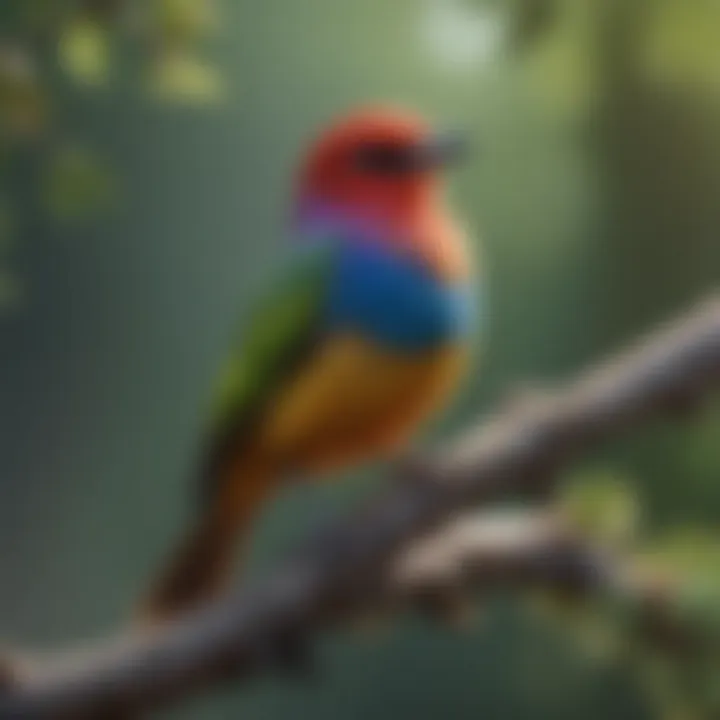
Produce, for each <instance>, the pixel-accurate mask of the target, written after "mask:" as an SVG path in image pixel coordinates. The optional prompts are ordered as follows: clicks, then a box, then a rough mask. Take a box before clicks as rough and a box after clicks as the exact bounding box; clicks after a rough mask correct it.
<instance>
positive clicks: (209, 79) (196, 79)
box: [150, 51, 225, 105]
mask: <svg viewBox="0 0 720 720" xmlns="http://www.w3.org/2000/svg"><path fill="white" fill-rule="evenodd" d="M150 88H151V90H152V91H153V92H154V94H155V95H156V96H157V97H159V98H160V99H162V100H165V101H169V102H181V103H187V104H193V105H206V104H212V103H216V102H218V101H220V100H221V99H222V98H223V96H224V94H225V84H224V82H223V78H222V76H221V74H220V72H219V71H218V70H217V68H215V67H214V66H213V65H212V64H210V63H207V62H205V61H203V60H201V59H199V58H197V57H194V56H192V55H188V54H186V53H184V52H179V51H173V52H166V53H163V54H162V55H161V56H160V57H159V58H158V59H157V60H156V62H155V65H154V67H153V68H152V72H151V75H150Z"/></svg>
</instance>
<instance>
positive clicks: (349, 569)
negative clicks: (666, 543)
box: [0, 298, 720, 720]
mask: <svg viewBox="0 0 720 720" xmlns="http://www.w3.org/2000/svg"><path fill="white" fill-rule="evenodd" d="M718 381H720V299H718V298H712V299H710V300H709V301H708V302H707V303H705V304H704V305H703V306H701V307H699V308H697V309H695V310H694V311H693V312H691V313H689V314H688V315H687V316H686V317H684V318H680V319H679V320H678V321H677V322H676V323H675V324H673V325H672V326H670V327H668V328H666V329H664V330H661V331H659V332H658V333H657V334H656V335H655V336H653V337H651V338H650V339H648V340H647V341H646V342H643V343H640V344H638V345H637V346H636V347H634V348H633V349H631V350H629V351H628V352H625V353H623V354H621V355H619V356H618V357H617V358H615V359H613V360H611V361H609V362H607V363H605V364H604V365H601V366H600V367H598V368H597V369H595V370H592V371H590V372H589V373H587V374H585V375H583V376H582V377H580V379H579V380H577V381H575V382H574V383H572V384H570V385H568V386H567V387H566V389H564V390H559V391H557V392H556V393H554V394H548V395H547V396H544V397H541V398H536V399H534V400H533V401H529V402H526V403H520V405H519V406H516V407H514V408H511V409H510V410H509V411H507V412H505V413H502V414H500V415H499V416H498V417H497V418H496V419H495V420H492V421H491V422H489V423H488V424H486V425H485V426H484V427H482V428H480V429H478V430H473V431H471V432H470V433H468V434H467V435H466V436H465V437H464V438H461V439H460V440H459V441H458V442H456V443H453V444H451V445H450V446H448V447H447V448H445V449H443V450H440V451H438V452H436V453H435V454H433V455H432V456H430V457H427V458H425V459H423V460H422V461H420V460H416V461H415V462H413V463H410V464H408V465H407V466H405V467H401V468H399V469H398V471H397V475H398V478H397V480H398V482H396V483H394V484H393V485H392V487H390V488H388V490H387V491H386V492H384V493H382V494H381V496H380V497H378V498H376V499H374V500H373V501H372V502H371V503H369V504H368V505H366V506H365V507H362V508H360V509H359V510H358V511H356V512H355V513H354V514H352V515H350V516H349V517H346V518H344V519H342V520H340V521H338V522H337V523H336V524H335V525H334V526H332V527H329V528H326V529H325V530H324V531H323V532H321V533H318V534H317V535H316V536H315V537H313V538H311V539H310V541H309V542H308V543H306V544H305V545H304V546H302V547H301V548H299V549H298V550H297V552H295V553H293V554H292V555H291V556H290V557H289V558H288V560H287V562H285V563H283V564H282V565H280V566H279V567H278V568H277V570H276V571H275V572H273V573H271V574H269V575H268V576H267V577H266V578H265V580H264V581H263V582H260V583H258V584H257V585H255V586H254V587H250V588H247V589H242V590H240V591H238V592H237V593H236V594H235V595H234V596H232V597H229V598H227V599H225V600H223V601H221V602H218V603H216V604H214V605H213V606H211V607H209V608H207V609H205V610H203V611H201V612H198V613H197V614H194V615H192V616H191V617H189V618H188V619H187V620H186V621H183V622H178V623H176V624H174V625H171V626H167V627H165V628H163V629H161V630H159V631H158V632H157V633H156V634H153V635H144V636H137V635H124V636H121V637H119V638H118V639H116V640H109V641H103V642H101V643H99V644H98V645H97V646H96V647H93V648H90V649H87V650H85V651H80V652H79V651H77V650H70V651H63V652H59V653H56V654H54V655H50V656H45V657H43V658H39V659H37V660H36V661H34V662H30V663H29V664H28V665H27V666H26V667H25V668H23V666H22V665H19V666H18V668H17V669H16V670H15V671H12V672H8V673H6V675H9V676H11V677H12V676H14V677H15V682H14V683H13V684H12V685H11V687H10V688H9V689H8V690H7V692H5V694H4V695H3V694H1V691H0V718H3V720H4V719H5V718H29V719H33V720H34V719H38V720H42V719H44V718H107V717H109V716H112V715H113V714H115V713H118V712H130V711H140V710H143V711H144V710H148V709H150V708H152V707H154V706H156V705H158V704H160V703H166V702H169V701H171V700H177V699H180V698H183V697H187V696H188V695H189V694H190V693H191V692H194V691H197V690H199V689H201V688H207V687H208V686H210V685H211V684H213V683H217V682H219V681H221V680H225V679H228V678H233V679H234V680H239V679H241V678H244V677H248V676H250V675H252V674H254V673H257V672H259V671H263V670H269V669H273V668H276V667H277V665H278V664H279V663H281V662H283V661H286V662H289V661H291V660H294V661H302V660H303V653H302V650H303V649H304V647H305V643H304V640H305V639H309V638H310V636H311V635H312V634H315V633H317V632H318V631H320V630H322V629H324V628H326V627H328V626H332V625H333V624H334V623H337V622H338V621H342V620H345V619H348V618H351V617H353V616H357V614H358V613H361V612H362V611H363V610H365V609H368V608H370V607H373V605H374V604H376V603H377V602H378V601H380V600H382V598H383V597H387V596H388V593H389V588H392V587H393V583H394V584H395V586H399V587H401V588H402V587H410V585H411V583H410V580H409V579H408V578H411V577H412V573H410V574H409V575H408V574H407V573H408V568H412V567H413V564H412V561H411V560H408V559H407V558H406V560H405V561H404V562H405V563H406V564H405V565H403V564H402V561H399V560H398V559H397V557H398V555H397V553H398V552H400V551H402V549H403V548H405V547H408V544H409V543H410V542H412V541H413V540H418V539H420V538H422V537H426V536H427V533H429V532H432V531H433V530H437V529H438V528H439V527H440V526H441V524H442V523H447V522H451V521H452V518H453V517H457V514H458V513H459V512H461V511H463V510H465V509H467V508H470V507H473V506H477V505H479V504H481V503H487V502H489V501H492V500H494V499H496V498H497V497H499V496H500V495H502V494H514V493H531V494H533V495H537V494H547V493H548V492H550V491H551V490H552V487H553V481H554V476H555V471H556V470H557V469H558V468H559V467H560V466H561V465H563V464H566V463H568V462H570V461H572V460H573V459H575V458H576V457H578V456H579V455H580V454H581V453H583V452H584V451H586V450H587V449H588V448H589V447H590V446H592V445H594V444H596V443H598V442H600V441H603V440H605V439H608V438H610V437H611V436H615V435H618V434H619V433H621V432H622V431H624V430H626V429H627V428H628V427H629V426H631V425H632V424H638V423H639V422H641V421H645V420H647V419H649V418H650V417H652V416H655V415H662V414H663V413H666V412H669V411H676V410H680V409H685V408H686V407H688V406H692V404H693V403H694V402H695V401H696V400H698V399H700V397H701V396H702V395H704V394H706V393H707V392H708V391H710V390H711V389H713V388H714V386H716V385H717V384H718ZM456 531H457V526H456V530H454V531H451V535H450V536H452V532H456ZM440 533H441V534H440V536H438V537H440V538H441V537H442V536H443V532H442V531H440ZM535 539H537V538H535ZM495 540H497V537H496V538H495ZM438 543H440V546H442V541H441V540H438V539H436V541H435V544H434V546H433V544H431V547H434V548H435V549H437V547H438ZM471 544H472V543H471ZM481 544H482V543H481ZM460 545H462V544H460ZM456 546H457V543H456V545H455V546H454V545H453V544H452V543H450V544H449V545H448V546H447V547H450V548H452V547H456ZM516 547H521V548H524V549H525V550H527V549H528V548H527V547H526V546H522V545H521V546H516ZM505 550H508V548H507V547H506V548H505ZM451 554H452V553H451ZM439 555H440V556H441V557H442V553H439ZM411 557H412V556H411ZM425 557H427V556H425ZM484 557H485V560H483V562H479V563H478V568H480V574H481V575H482V572H484V570H483V569H485V570H486V569H487V568H488V567H490V566H491V565H492V564H493V563H496V564H499V565H500V566H501V569H504V568H507V567H508V565H507V563H506V560H507V557H506V556H503V562H501V563H498V559H497V558H495V559H494V560H493V563H490V562H489V561H488V557H487V555H485V556H484ZM517 557H518V558H522V559H527V557H528V555H527V553H524V554H523V553H519V555H518V556H517ZM447 559H448V558H445V560H447ZM415 562H417V561H415ZM397 563H400V565H399V566H398V565H397ZM450 564H451V565H452V563H450ZM581 564H582V563H580V565H581ZM398 567H399V568H400V570H398ZM544 567H547V566H544ZM578 567H579V565H578ZM393 568H395V569H394V570H393ZM403 568H404V570H403ZM592 568H593V572H594V571H595V569H597V568H596V567H595V566H592ZM565 570H567V568H565ZM403 572H404V573H405V574H403ZM389 577H390V578H394V579H393V581H392V583H390V585H388V578H389ZM486 577H489V575H486ZM573 577H575V576H574V575H573ZM588 577H589V575H588ZM402 578H404V579H402ZM396 589H397V587H396ZM390 594H391V595H392V593H390Z"/></svg>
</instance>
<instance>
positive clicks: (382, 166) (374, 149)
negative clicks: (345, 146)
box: [355, 143, 416, 175]
mask: <svg viewBox="0 0 720 720" xmlns="http://www.w3.org/2000/svg"><path fill="white" fill-rule="evenodd" d="M414 159H415V158H414V156H413V153H412V152H410V151H409V150H408V149H407V148H403V147H401V146H399V145H392V144H389V143H386V144H383V143H374V144H371V145H365V146H364V147H362V148H360V150H358V151H357V153H356V156H355V161H356V163H355V164H356V166H357V167H358V168H360V169H361V170H363V171H364V172H368V173H372V174H374V175H405V174H407V173H409V172H412V171H413V170H414V169H415V167H416V163H415V162H414Z"/></svg>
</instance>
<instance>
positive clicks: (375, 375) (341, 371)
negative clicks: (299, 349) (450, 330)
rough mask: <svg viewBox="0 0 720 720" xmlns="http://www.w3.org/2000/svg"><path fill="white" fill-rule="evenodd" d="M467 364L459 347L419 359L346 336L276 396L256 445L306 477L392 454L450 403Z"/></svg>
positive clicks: (326, 348) (327, 346) (327, 347)
mask: <svg viewBox="0 0 720 720" xmlns="http://www.w3.org/2000/svg"><path fill="white" fill-rule="evenodd" d="M465 360H466V352H465V350H464V349H463V348H460V347H446V348H442V349H438V350H434V351H432V352H429V353H425V354H423V355H421V356H419V357H417V356H415V355H412V356H411V355H402V354H397V353H393V352H390V351H387V350H382V349H380V348H377V347H374V346H372V345H370V344H369V343H367V342H366V341H364V340H362V339H360V338H358V337H354V336H349V335H348V336H343V337H338V338H333V339H331V340H328V341H327V342H326V343H325V345H324V346H323V347H322V348H320V349H319V351H318V353H317V354H316V356H315V357H314V359H313V361H312V362H310V363H309V364H308V367H307V368H306V370H305V371H304V372H302V373H301V374H300V376H299V377H297V378H296V379H295V381H294V382H293V383H292V384H291V385H290V386H289V387H287V388H285V389H284V390H283V391H281V392H279V394H278V396H277V398H276V399H275V400H274V402H273V403H272V405H271V407H270V410H269V412H268V414H267V416H266V421H265V425H264V427H263V429H262V434H261V437H262V440H261V442H262V443H263V445H264V446H265V448H266V449H267V451H268V452H271V453H272V454H273V455H276V456H278V457H281V458H283V460H284V461H285V462H286V463H288V464H289V465H290V466H291V467H293V468H295V469H297V470H308V471H312V472H317V471H319V470H324V469H330V468H336V467H338V466H344V465H349V464H353V463H356V462H359V461H362V460H367V459H370V458H372V457H375V456H377V455H378V454H384V453H388V452H391V451H393V450H395V449H397V448H398V447H401V446H402V445H404V444H405V443H407V442H408V440H409V439H410V437H411V436H412V435H413V434H414V433H415V432H416V431H417V430H418V429H419V428H420V426H421V425H422V424H423V423H424V422H425V421H426V420H427V419H429V418H430V417H431V416H432V415H433V413H434V412H436V411H437V410H439V409H440V408H441V407H442V406H443V405H444V403H445V402H446V401H447V400H448V399H449V397H450V394H451V392H452V390H453V389H454V388H455V386H456V384H457V382H458V380H459V378H460V376H461V374H462V371H463V368H464V366H465Z"/></svg>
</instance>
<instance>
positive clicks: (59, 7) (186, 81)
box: [0, 0, 223, 307]
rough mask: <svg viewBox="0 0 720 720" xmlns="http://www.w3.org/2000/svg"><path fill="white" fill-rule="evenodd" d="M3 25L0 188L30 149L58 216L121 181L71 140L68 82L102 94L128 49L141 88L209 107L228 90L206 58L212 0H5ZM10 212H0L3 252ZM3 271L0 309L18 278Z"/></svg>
mask: <svg viewBox="0 0 720 720" xmlns="http://www.w3.org/2000/svg"><path fill="white" fill-rule="evenodd" d="M0 22H1V23H2V30H3V31H2V33H1V34H0V154H1V155H2V157H1V158H0V186H1V185H3V184H6V183H7V180H8V179H9V175H10V173H11V172H12V167H13V157H14V155H15V154H17V153H25V155H27V150H28V147H30V148H31V149H33V150H34V151H35V155H34V157H35V164H36V165H37V173H38V174H39V176H40V177H44V180H41V181H39V182H38V183H37V186H38V187H39V188H40V191H41V192H42V193H43V199H42V202H41V206H42V207H43V208H44V209H45V210H46V211H47V212H48V213H49V214H50V216H51V217H54V218H55V219H57V220H58V221H60V222H66V221H68V220H72V221H74V222H79V221H82V220H83V219H90V218H92V217H96V216H97V214H98V212H100V211H102V210H105V209H107V208H108V207H110V206H111V204H112V203H111V201H112V198H113V196H114V194H115V188H116V185H117V183H116V181H114V180H113V179H112V174H111V169H110V168H109V167H108V166H107V164H106V163H105V161H104V160H103V159H101V158H100V157H96V156H95V154H94V153H93V151H91V150H90V149H89V148H87V147H80V146H77V145H75V146H73V147H67V146H66V145H67V140H66V139H65V138H64V137H63V131H62V128H61V125H60V123H59V122H58V113H57V108H56V107H55V105H56V97H57V96H59V95H62V94H63V93H64V92H66V86H67V84H70V85H74V86H76V87H77V88H78V89H79V90H93V91H96V92H99V91H101V90H102V89H103V88H105V87H106V86H107V85H108V84H110V83H111V82H113V81H114V80H116V79H118V78H119V77H121V76H122V74H123V73H125V74H127V73H128V72H131V71H130V70H128V69H127V68H123V67H122V63H120V62H119V56H120V54H121V52H120V51H124V52H125V53H127V52H131V53H132V54H134V55H136V56H137V57H139V58H142V63H141V64H142V66H143V67H142V68H141V69H140V72H141V73H142V74H143V75H142V77H140V78H139V79H138V82H137V86H138V87H147V88H148V89H149V90H150V92H151V93H152V95H153V96H154V97H156V98H157V99H158V100H161V101H163V102H165V103H170V104H179V105H188V104H192V105H207V104H210V103H215V102H217V101H219V100H220V99H221V98H222V96H223V81H222V78H221V75H220V71H219V70H218V69H217V68H216V67H215V66H214V65H213V63H212V62H210V61H209V60H206V59H204V57H203V56H204V44H205V40H206V39H207V38H208V37H210V36H212V35H213V34H214V33H215V32H216V31H217V29H218V26H219V21H218V16H217V12H216V8H215V4H214V2H213V1H212V0H64V1H63V2H56V1H55V0H7V2H5V3H4V4H3V7H2V8H0ZM144 77H147V78H149V81H148V82H145V81H144ZM10 212H11V209H10V208H3V216H2V218H0V250H1V249H2V245H3V240H5V239H6V236H7V235H8V234H9V233H10V224H9V223H7V222H5V219H6V217H8V216H9V214H10ZM2 262H3V259H2V258H0V263H2ZM0 268H3V269H2V273H3V275H2V277H3V282H2V291H0V307H1V306H5V307H8V306H9V305H12V304H14V303H15V302H16V300H17V298H18V297H19V294H20V293H19V291H18V288H19V285H20V281H19V280H18V279H16V278H13V276H12V274H11V271H10V270H9V269H8V268H7V267H4V266H3V265H1V264H0Z"/></svg>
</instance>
